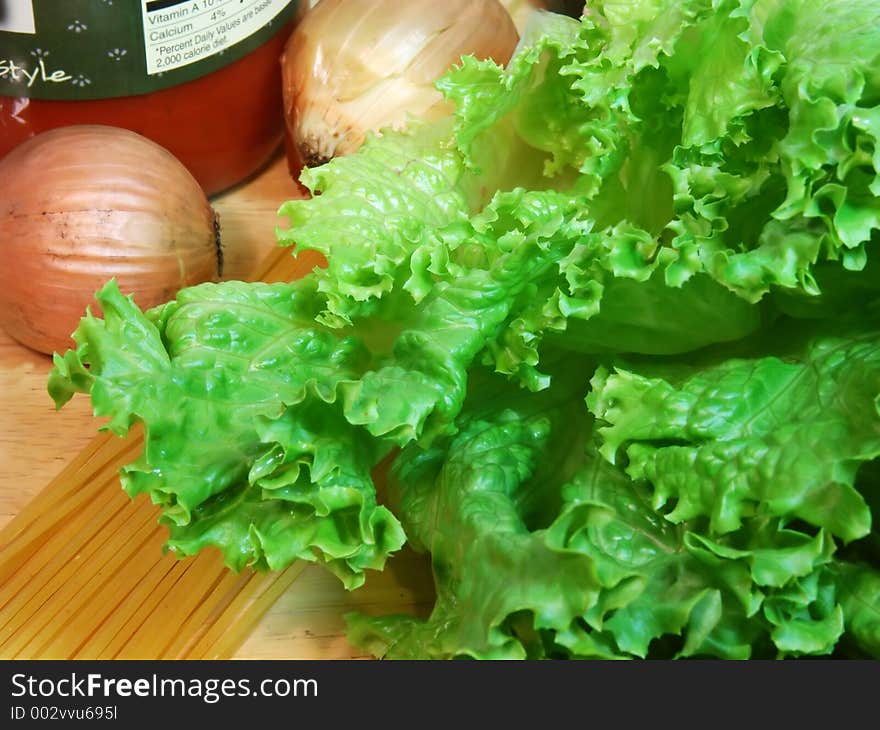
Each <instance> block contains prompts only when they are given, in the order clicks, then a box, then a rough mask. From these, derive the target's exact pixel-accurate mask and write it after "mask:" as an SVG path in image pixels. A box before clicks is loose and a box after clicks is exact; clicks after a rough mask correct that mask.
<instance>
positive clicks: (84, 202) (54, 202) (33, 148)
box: [0, 125, 222, 353]
mask: <svg viewBox="0 0 880 730" xmlns="http://www.w3.org/2000/svg"><path fill="white" fill-rule="evenodd" d="M0 251H2V254H3V265H2V267H0V325H2V326H3V328H4V329H5V330H6V331H7V332H8V333H9V334H10V335H11V336H12V337H13V338H15V339H16V340H18V341H19V342H20V343H22V344H24V345H27V346H28V347H30V348H33V349H34V350H37V351H39V352H43V353H51V352H53V351H56V350H60V351H63V350H64V349H66V348H68V347H70V346H72V345H73V341H72V340H71V339H70V335H71V333H72V332H73V330H74V329H76V327H77V324H78V322H79V319H80V317H82V316H83V314H85V311H86V307H87V306H88V305H90V304H94V294H95V292H96V291H97V290H98V289H100V288H101V286H103V285H104V284H105V283H106V282H107V281H108V280H109V279H111V278H113V277H115V278H116V280H117V283H118V285H119V288H120V289H121V290H122V292H123V293H126V294H133V295H134V298H135V301H136V302H137V304H138V305H139V306H141V307H143V308H148V307H152V306H154V305H157V304H160V303H162V302H164V301H167V300H169V299H171V298H173V297H174V295H175V294H176V292H177V291H178V289H180V288H182V287H184V286H188V285H191V284H196V283H200V282H203V281H208V280H215V279H216V278H217V277H218V276H219V274H220V270H219V269H220V262H221V260H222V259H221V257H220V247H219V234H218V227H217V224H216V219H215V215H214V211H213V210H212V208H211V206H210V204H209V202H208V199H207V198H206V196H205V193H204V192H203V190H202V189H201V187H199V184H198V183H197V182H196V180H195V178H193V176H192V175H191V174H190V173H189V172H188V171H187V169H186V168H185V167H184V166H183V164H182V163H181V162H179V161H178V160H177V159H176V158H175V157H174V156H173V155H172V154H171V153H170V152H168V151H167V150H165V149H164V148H163V147H160V146H159V145H157V144H155V143H154V142H151V141H150V140H148V139H146V138H145V137H142V136H140V135H139V134H136V133H134V132H130V131H127V130H123V129H118V128H115V127H106V126H97V125H83V126H70V127H62V128H60V129H55V130H52V131H49V132H44V133H42V134H39V135H37V136H36V137H32V138H31V139H29V140H28V141H26V142H24V143H23V144H21V145H19V146H18V147H16V148H15V149H14V150H12V152H10V153H9V154H8V155H7V156H6V157H4V158H3V159H2V160H0ZM94 307H95V311H96V312H98V313H99V309H98V308H97V305H94Z"/></svg>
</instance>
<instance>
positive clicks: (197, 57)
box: [0, 0, 307, 195]
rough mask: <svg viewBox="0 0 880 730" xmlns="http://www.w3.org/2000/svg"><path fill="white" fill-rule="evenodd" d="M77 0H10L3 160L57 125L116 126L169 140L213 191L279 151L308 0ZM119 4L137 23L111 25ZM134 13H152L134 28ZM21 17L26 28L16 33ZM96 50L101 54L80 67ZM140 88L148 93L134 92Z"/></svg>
mask: <svg viewBox="0 0 880 730" xmlns="http://www.w3.org/2000/svg"><path fill="white" fill-rule="evenodd" d="M67 5H68V3H65V6H67ZM69 5H70V10H69V12H67V13H66V14H62V13H59V12H58V10H57V8H58V5H57V3H53V2H46V1H45V0H42V2H41V0H11V6H12V14H11V15H12V17H11V18H6V19H5V20H4V21H3V22H0V157H3V156H4V155H5V154H6V153H7V152H9V150H11V149H12V148H13V147H15V146H16V145H18V144H20V143H21V142H23V141H24V140H25V139H28V138H29V137H31V136H33V135H35V134H39V133H40V132H43V131H46V130H48V129H53V128H56V127H60V126H68V125H74V124H108V125H111V126H117V127H124V128H126V129H130V130H132V131H135V132H138V133H139V134H142V135H143V136H145V137H148V138H149V139H152V140H153V141H155V142H157V143H158V144H160V145H162V146H163V147H165V148H166V149H168V150H169V151H170V152H171V153H172V154H174V155H175V156H176V157H177V158H178V159H179V160H180V161H181V162H182V163H183V164H184V165H186V167H187V168H189V170H190V172H192V174H193V176H194V177H195V178H196V180H198V181H199V183H200V184H201V185H202V187H203V188H204V190H205V192H206V193H207V194H209V195H213V194H215V193H218V192H220V191H222V190H225V189H226V188H229V187H231V186H233V185H235V184H237V183H239V182H241V181H242V180H244V179H245V178H247V177H248V176H249V175H251V174H252V173H254V172H256V171H257V170H258V169H259V168H260V167H261V166H262V165H263V164H264V163H265V162H266V161H267V160H268V158H269V157H270V156H271V155H272V153H273V152H274V151H275V149H277V147H278V146H279V144H280V143H281V140H282V134H283V129H284V122H283V109H282V99H281V70H280V63H279V59H280V56H281V53H282V51H283V48H284V44H285V42H286V40H287V38H288V37H289V35H290V32H291V31H292V29H293V27H294V24H295V22H296V20H297V19H298V17H299V15H300V12H299V11H300V10H301V9H304V8H305V7H306V5H307V3H305V2H303V3H298V2H295V1H294V2H290V1H289V0H215V1H214V2H210V3H208V2H204V1H202V2H193V1H192V0H182V1H181V0H177V1H176V2H175V0H152V1H149V0H127V1H126V0H116V3H114V4H112V5H111V4H105V3H98V2H90V3H88V4H85V3H82V2H80V3H79V5H80V6H81V7H76V6H77V1H76V0H72V1H71V2H70V3H69ZM129 5H130V6H131V7H120V6H129ZM50 6H51V9H50ZM135 6H137V7H135ZM16 8H17V9H18V11H17V12H18V15H17V16H16ZM212 8H213V9H212ZM120 10H122V11H124V12H125V13H127V17H126V18H125V19H123V18H122V17H121V14H120V13H119V11H120ZM114 12H115V13H117V15H118V16H119V17H118V20H119V21H121V22H123V23H127V24H128V27H127V28H125V29H122V28H120V27H118V26H115V25H113V23H112V22H111V14H112V13H114ZM261 12H262V13H263V17H262V18H261V17H260V15H259V13H261ZM48 13H51V17H49V15H48ZM221 13H222V14H221ZM249 13H250V14H249ZM132 14H135V15H136V16H137V19H138V21H142V22H138V23H136V24H135V27H134V28H132V27H131V26H132V23H131V16H132ZM59 16H63V17H59ZM114 22H115V21H114ZM11 23H13V24H14V23H17V24H18V25H14V26H13V27H12V29H11V31H10V24H11ZM77 29H79V30H77ZM125 33H128V34H129V35H128V36H125ZM126 38H128V40H126ZM10 39H11V40H10ZM89 54H91V56H92V57H93V58H94V59H95V60H93V61H91V62H84V63H83V64H82V65H81V66H80V65H78V64H79V56H87V55H89ZM228 59H234V60H228ZM125 74H128V75H129V76H128V78H124V75H125ZM145 89H146V91H145ZM132 90H133V91H136V92H142V93H126V92H128V91H132ZM59 97H61V98H59Z"/></svg>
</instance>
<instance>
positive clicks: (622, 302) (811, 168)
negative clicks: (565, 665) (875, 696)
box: [49, 0, 880, 657]
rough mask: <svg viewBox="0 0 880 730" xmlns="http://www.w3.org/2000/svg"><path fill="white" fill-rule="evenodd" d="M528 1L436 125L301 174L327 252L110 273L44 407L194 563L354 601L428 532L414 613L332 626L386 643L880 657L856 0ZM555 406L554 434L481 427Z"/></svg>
mask: <svg viewBox="0 0 880 730" xmlns="http://www.w3.org/2000/svg"><path fill="white" fill-rule="evenodd" d="M536 18H537V19H536V21H535V22H534V23H533V24H532V25H531V26H530V28H529V30H528V32H527V33H526V35H525V37H524V38H523V41H522V43H521V45H520V47H519V49H518V50H517V52H516V53H515V54H514V57H513V58H512V59H511V60H510V62H509V64H508V65H507V67H506V68H502V67H500V66H498V65H497V64H495V63H493V62H492V61H490V60H486V61H478V60H476V59H473V58H469V57H466V58H463V59H462V61H461V64H460V65H458V66H456V67H455V68H453V69H452V70H451V71H450V72H449V73H448V74H447V75H446V76H444V77H443V78H442V79H441V80H440V81H439V82H438V87H439V88H440V89H441V91H442V92H443V93H444V94H445V95H446V96H447V98H449V99H450V100H451V101H452V102H453V104H454V106H455V112H454V114H453V115H451V116H450V117H448V118H445V119H440V120H435V121H431V122H413V123H412V124H411V125H410V126H409V127H408V128H407V129H406V130H403V131H399V132H394V131H390V130H385V131H383V132H382V133H381V134H378V135H375V136H374V137H372V138H371V139H369V140H368V141H367V142H366V144H365V145H364V146H363V148H362V149H361V150H360V151H359V152H357V153H355V154H353V155H350V156H348V157H345V158H341V159H337V160H333V161H331V162H330V163H328V164H327V165H324V166H321V167H318V168H315V169H310V170H306V171H304V173H303V175H302V180H303V182H304V183H305V185H306V186H307V187H308V188H309V190H310V191H311V192H312V193H313V195H312V197H311V198H310V199H308V200H296V201H289V202H286V203H284V204H283V205H282V206H281V209H280V213H281V215H283V216H285V217H286V218H287V219H288V221H289V226H288V227H286V228H280V227H279V229H278V232H277V235H278V240H279V243H280V244H282V245H286V246H290V247H291V248H292V250H293V252H294V254H296V253H298V252H300V251H304V250H308V249H312V250H315V251H318V252H320V253H321V254H323V256H324V257H325V258H326V259H327V262H328V265H327V268H326V269H317V270H315V271H314V272H313V273H311V274H309V275H308V276H306V277H305V278H304V279H302V280H300V281H298V282H292V283H285V284H275V285H267V284H243V283H240V282H225V283H221V284H216V285H203V286H199V287H194V288H191V289H184V290H182V291H181V292H179V294H178V295H177V297H176V299H175V300H174V301H172V302H169V303H167V304H165V305H163V306H161V307H158V308H156V309H153V310H150V311H148V312H142V311H141V310H140V309H139V308H138V307H137V306H136V303H135V302H133V301H132V300H131V299H130V298H127V297H124V296H122V295H121V294H120V292H119V291H118V289H117V288H116V287H115V285H114V284H113V283H112V282H111V283H108V285H107V286H106V287H105V288H104V289H103V290H102V291H101V292H99V294H98V301H99V303H100V305H101V307H102V309H103V318H97V317H94V316H92V315H91V314H89V315H87V316H86V317H85V318H84V319H83V321H82V323H81V325H80V327H79V329H78V330H77V332H76V333H75V337H74V339H75V341H76V342H77V347H76V349H75V350H72V351H69V352H67V353H65V354H63V355H57V356H56V359H55V368H54V369H53V372H52V374H51V377H50V382H49V388H50V392H51V394H52V396H53V397H54V399H55V401H56V403H57V404H58V405H59V406H60V405H63V403H64V402H66V401H67V400H68V399H69V398H70V397H72V396H73V395H74V394H75V393H84V394H88V395H89V396H90V397H91V399H92V402H93V405H94V409H95V413H96V415H98V416H101V417H106V418H107V419H108V422H107V427H108V428H110V429H111V430H113V431H114V432H115V433H118V434H120V435H121V434H124V433H126V432H127V431H128V430H129V429H130V428H131V427H132V426H133V425H134V424H142V425H143V428H144V434H145V446H144V452H143V454H142V455H141V456H140V457H139V458H138V460H137V461H136V462H135V463H133V464H131V465H129V466H127V467H126V468H125V469H124V470H123V473H122V481H123V485H124V486H125V488H126V490H127V491H128V492H129V493H131V494H133V495H134V494H139V493H146V494H149V495H150V497H151V498H152V499H153V501H154V502H156V503H157V504H159V505H160V506H161V508H162V521H163V522H164V523H165V524H167V525H168V526H169V528H170V540H169V546H170V547H171V548H172V549H173V550H175V551H177V552H178V553H180V554H182V555H189V554H192V553H195V552H197V551H198V550H201V549H202V548H204V547H207V546H213V547H216V548H219V549H220V551H221V552H222V553H223V555H224V557H225V559H226V561H227V563H228V564H229V565H230V566H231V567H233V568H235V569H239V568H241V567H243V566H245V565H250V566H254V567H257V568H262V569H280V568H282V567H284V566H285V565H287V564H289V563H290V562H291V561H293V560H316V561H320V562H322V563H324V564H326V565H327V566H328V568H329V569H331V570H332V571H334V572H335V573H336V574H337V575H339V576H340V577H341V578H342V580H343V582H344V583H345V585H346V586H348V587H350V588H353V587H356V586H358V585H360V584H361V583H362V582H363V581H364V580H365V571H366V570H368V569H381V568H382V566H383V565H384V564H385V562H386V561H387V559H388V558H389V557H390V556H391V555H392V554H393V553H394V552H395V551H396V550H397V549H398V548H400V547H401V545H402V544H403V543H404V542H405V540H406V539H410V540H412V541H413V542H414V544H418V545H422V546H423V547H424V548H425V549H428V550H430V551H431V552H432V557H433V559H434V565H435V570H436V571H437V573H436V580H437V584H438V595H439V598H438V606H437V610H436V612H435V617H433V618H432V619H431V620H429V621H428V622H427V623H426V624H421V623H418V622H415V621H414V620H409V619H407V620H405V621H404V620H401V621H398V620H397V619H394V620H390V619H389V621H388V623H387V626H386V627H385V628H383V629H382V630H381V631H378V633H376V631H374V630H375V628H376V625H377V624H375V623H367V624H363V625H362V624H358V623H357V622H356V623H355V624H353V626H362V627H363V626H369V627H371V628H363V630H361V629H357V630H354V634H353V636H355V637H356V638H357V637H362V638H363V642H367V643H369V644H370V645H375V646H376V647H377V650H380V651H383V652H387V653H388V655H395V654H407V655H410V656H418V655H431V656H458V655H470V656H560V655H561V656H626V657H632V656H652V655H657V654H664V653H665V654H667V655H676V656H698V655H706V654H708V655H713V656H725V657H742V656H768V655H801V654H816V653H828V652H834V651H839V650H840V647H841V646H844V645H846V646H850V645H851V646H853V647H855V648H854V649H853V651H855V652H864V653H868V654H873V655H876V653H877V612H876V606H877V590H876V570H877V565H878V564H880V560H878V551H877V550H876V549H875V548H874V547H872V546H873V545H875V541H876V529H877V528H876V519H875V518H876V513H877V509H878V507H877V502H878V498H877V497H876V494H877V487H876V486H875V484H876V480H874V479H873V473H874V472H873V470H872V469H871V467H870V465H871V464H872V463H873V461H874V460H875V459H876V457H877V445H878V441H877V436H876V425H875V420H876V406H875V403H876V397H877V394H878V389H875V385H876V383H875V375H876V368H875V361H876V354H875V349H876V348H875V345H876V342H877V330H876V328H875V324H874V323H875V322H876V321H877V320H876V315H877V312H878V302H880V299H878V292H880V276H878V274H877V272H878V269H877V265H876V263H875V262H873V261H872V259H875V258H876V255H875V254H874V253H873V252H874V251H875V250H876V248H877V244H878V243H880V153H878V150H880V144H878V134H880V105H878V104H880V74H878V73H877V71H876V69H877V68H878V65H880V1H878V0H861V1H860V2H855V0H829V1H828V2H823V3H815V2H812V1H811V0H675V1H673V0H633V1H631V2H629V1H628V2H621V1H620V0H594V1H593V2H591V3H590V4H589V7H588V11H587V12H586V13H585V14H584V16H583V17H582V18H580V19H578V20H576V19H572V18H565V17H562V16H558V15H554V14H551V13H546V14H538V15H537V16H536ZM843 322H846V328H845V329H843V328H841V329H840V331H839V332H834V331H833V330H831V329H829V327H831V326H833V325H837V324H838V323H843ZM787 332H791V333H794V334H793V335H792V337H793V338H794V339H793V340H791V339H790V338H789V339H788V340H787V339H786V334H785V333H787ZM785 342H787V343H788V344H789V345H790V348H789V349H785V348H784V347H782V343H785ZM572 371H573V372H574V373H575V374H576V375H578V376H579V379H578V380H577V382H576V383H572V382H571V381H570V380H568V377H569V375H570V374H571V372H572ZM485 372H490V373H494V375H493V376H492V377H491V378H489V379H488V380H487V378H486V377H484V374H485ZM493 378H495V379H498V380H499V382H500V384H499V385H497V387H496V385H489V384H487V383H489V381H492V382H494V380H492V379H493ZM475 383H476V384H477V385H480V384H482V386H481V387H486V388H488V389H489V391H491V392H493V393H495V392H497V393H502V394H503V396H500V397H498V398H490V397H489V396H488V395H487V393H480V392H479V389H478V388H477V387H476V386H475ZM572 389H573V390H572ZM574 392H576V393H577V395H576V397H575V396H573V395H572V393H574ZM556 393H568V395H569V396H571V398H574V401H573V402H574V403H576V405H577V408H575V409H574V410H569V411H567V414H568V415H566V416H565V419H569V420H570V421H571V423H575V422H576V423H577V424H579V425H578V426H577V428H574V427H573V426H572V428H571V432H572V433H571V438H569V436H568V435H567V436H566V437H565V438H561V437H560V435H559V434H560V431H559V428H558V427H556V426H555V425H554V423H555V421H554V417H553V416H550V415H548V413H550V412H551V411H554V409H557V410H558V409H560V408H563V406H562V405H559V404H556V405H554V406H553V407H549V406H548V408H549V411H547V413H544V414H543V415H539V414H538V413H537V412H532V411H529V410H528V408H531V406H528V407H526V406H523V407H525V408H526V411H523V413H522V415H521V416H516V418H520V419H521V422H519V421H516V419H514V422H509V421H505V420H504V418H509V417H511V416H510V414H511V413H513V414H516V413H518V411H517V410H516V409H517V408H519V407H520V406H519V405H518V404H519V403H520V401H521V400H523V402H525V401H528V402H529V403H531V402H532V401H531V400H530V399H532V398H534V399H536V400H535V401H534V402H535V403H539V404H540V403H545V402H552V403H556V402H555V401H554V398H556V397H557V396H556V395H554V394H556ZM545 396H546V398H545ZM584 399H586V404H587V405H588V406H589V409H590V411H591V413H589V412H587V406H586V405H585V400H584ZM508 401H509V403H508ZM481 403H483V405H484V406H485V407H483V406H481V405H480V404H481ZM570 405H571V404H569V403H567V404H566V405H565V406H564V408H568V407H569V406H570ZM557 406H558V407H557ZM535 407H537V406H535ZM541 407H543V406H541ZM475 413H479V414H481V415H479V418H477V417H476V416H475V415H474V414H475ZM575 413H577V414H578V415H574V414H575ZM504 414H507V415H506V416H505V415H504ZM475 419H476V420H475ZM499 419H501V420H499ZM547 419H549V420H547ZM594 420H595V421H596V422H595V424H594V423H593V421H594ZM477 424H481V425H479V426H478V425H477ZM481 434H482V435H481ZM575 436H576V438H575ZM397 449H402V450H403V454H402V456H401V461H400V464H402V465H405V464H409V465H410V466H408V467H406V468H402V467H401V469H400V470H399V477H398V479H399V482H400V491H401V494H400V497H399V500H398V504H397V505H390V506H389V505H384V504H380V501H379V499H378V497H377V493H376V489H375V486H376V485H375V483H374V480H373V477H372V474H373V471H374V469H375V467H376V466H377V465H378V464H379V463H380V462H382V461H383V460H384V459H386V458H387V457H388V456H389V455H390V454H391V453H392V452H394V451H395V450H397ZM416 454H421V455H422V456H420V457H419V458H418V459H417V458H416V456H415V455H416ZM549 454H552V456H549ZM490 456H491V460H490V461H486V462H485V464H484V466H485V467H486V468H487V469H489V472H488V474H489V476H484V475H483V472H482V471H480V469H481V468H482V467H480V466H479V465H480V464H481V463H483V462H482V461H481V460H483V459H490ZM420 459H425V460H427V461H425V462H424V464H423V466H424V469H425V470H421V467H420V468H418V469H417V468H416V462H418V463H420V464H421V463H422V462H421V461H420ZM559 463H564V464H566V465H567V467H566V469H564V470H562V471H563V472H564V476H565V479H564V483H563V480H562V477H561V474H556V473H554V474H547V472H548V469H550V467H554V466H556V465H558V464H559ZM410 467H411V468H410ZM496 479H497V483H496ZM474 490H476V491H477V492H480V493H479V494H477V493H474ZM480 490H482V491H480ZM523 490H524V491H523ZM544 490H546V491H547V493H546V494H544ZM410 493H411V494H410ZM407 494H409V495H410V496H407ZM417 496H418V499H416V497H417ZM438 500H439V501H438ZM419 501H421V503H423V504H424V505H434V506H433V507H431V508H430V509H432V510H434V514H435V515H441V514H442V515H446V517H448V519H449V520H450V524H451V525H456V526H457V527H456V528H455V529H456V530H459V531H461V535H468V536H469V538H468V540H467V541H464V540H461V539H460V540H458V541H456V540H455V539H454V536H453V535H452V534H451V533H450V534H449V535H446V536H445V537H444V536H443V535H441V534H436V535H434V534H428V532H426V529H427V528H426V527H425V526H426V525H434V524H435V523H434V522H431V521H430V520H429V521H427V522H425V521H424V519H423V516H421V515H420V513H419V510H420V509H423V508H419V507H416V506H415V505H416V503H417V502H419ZM446 517H445V518H444V519H446ZM483 517H485V519H483ZM478 518H479V519H478ZM631 518H632V519H631ZM432 519H435V518H432ZM632 520H636V522H638V524H639V525H641V527H636V526H635V523H633V522H632ZM639 521H640V522H639ZM606 528H607V529H606ZM441 532H442V531H441ZM615 535H619V536H620V537H619V540H618V539H617V538H615V537H614V536H615ZM615 540H616V541H615ZM637 546H638V549H637V550H636V547H637ZM651 546H654V547H651ZM866 546H867V547H866ZM633 551H635V552H633ZM639 551H646V552H644V556H643V557H644V562H641V560H642V558H640V557H639V556H638V555H637V554H636V553H638V552H639ZM559 560H562V561H563V563H564V564H565V565H566V566H568V565H569V564H570V567H571V570H570V571H569V572H566V574H565V576H564V577H558V576H557V578H558V580H557V579H554V580H550V579H549V578H548V575H549V574H548V573H547V572H546V571H547V570H549V566H552V565H556V564H557V561H559ZM533 563H534V565H536V566H543V569H542V570H532V569H531V568H530V566H531V565H532V564H533ZM566 570H567V568H566ZM493 571H497V572H498V575H499V576H504V580H503V581H501V580H500V579H499V580H494V579H492V574H493ZM490 588H491V589H492V590H496V591H502V590H503V591H504V592H505V595H506V597H505V596H501V595H495V594H494V593H493V594H491V595H490V593H489V592H488V591H489V589H490ZM553 591H555V593H554V592H553ZM553 596H556V598H555V599H554V598H553ZM554 600H556V603H553V601H554ZM548 601H549V603H548ZM463 605H467V606H468V607H469V608H468V613H467V615H461V612H460V611H459V608H458V607H459V606H463ZM377 620H378V619H377ZM401 627H403V628H401ZM444 627H446V628H448V629H449V631H448V632H447V631H446V629H445V628H444ZM386 629H387V631H386ZM371 637H372V638H371ZM376 637H379V638H376ZM382 637H385V638H382ZM359 640H360V639H359Z"/></svg>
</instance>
